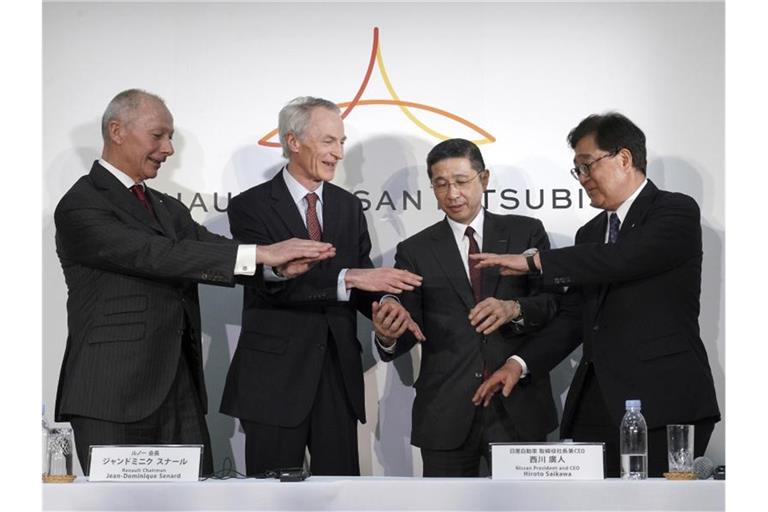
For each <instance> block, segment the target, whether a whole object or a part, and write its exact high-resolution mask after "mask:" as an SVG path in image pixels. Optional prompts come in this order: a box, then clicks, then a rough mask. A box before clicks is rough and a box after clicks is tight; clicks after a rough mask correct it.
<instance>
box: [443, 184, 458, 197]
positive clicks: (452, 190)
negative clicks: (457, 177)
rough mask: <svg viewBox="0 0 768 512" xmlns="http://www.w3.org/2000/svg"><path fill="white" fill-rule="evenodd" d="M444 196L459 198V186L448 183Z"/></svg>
mask: <svg viewBox="0 0 768 512" xmlns="http://www.w3.org/2000/svg"><path fill="white" fill-rule="evenodd" d="M446 194H447V195H448V197H459V195H460V194H459V186H458V185H457V184H456V183H454V182H452V181H449V182H448V190H447V191H446Z"/></svg>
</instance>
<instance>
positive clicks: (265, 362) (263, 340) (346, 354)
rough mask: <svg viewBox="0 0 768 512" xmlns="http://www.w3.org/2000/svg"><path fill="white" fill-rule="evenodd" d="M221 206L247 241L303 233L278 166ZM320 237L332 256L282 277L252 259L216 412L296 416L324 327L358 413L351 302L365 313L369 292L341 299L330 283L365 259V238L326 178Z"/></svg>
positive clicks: (253, 417) (343, 196)
mask: <svg viewBox="0 0 768 512" xmlns="http://www.w3.org/2000/svg"><path fill="white" fill-rule="evenodd" d="M283 172H286V171H283ZM228 214H229V224H230V229H231V231H232V234H233V235H234V237H235V238H237V239H238V240H241V241H243V242H246V243H260V244H269V243H274V242H279V241H281V240H286V239H288V238H292V237H298V238H305V239H307V238H309V234H308V233H307V228H306V226H305V225H304V222H303V221H302V219H301V216H300V214H299V211H298V209H297V208H296V204H295V203H294V202H293V198H292V197H291V195H290V193H289V192H288V187H287V186H286V184H285V181H284V179H283V177H282V175H281V173H278V174H277V175H276V176H275V177H274V178H273V179H272V180H270V181H268V182H266V183H262V184H261V185H258V186H256V187H253V188H251V189H249V190H246V191H245V192H243V193H241V194H239V195H238V196H236V197H234V198H232V200H231V201H230V205H229V209H228ZM322 240H323V241H324V242H330V243H332V244H333V245H334V246H335V247H336V256H335V257H334V258H332V259H329V260H325V261H323V262H320V263H319V264H317V265H315V266H314V267H313V268H312V269H311V270H310V271H309V272H307V273H305V274H303V275H301V276H298V277H296V278H294V279H289V280H287V281H282V282H268V281H265V280H264V279H263V274H262V270H261V268H259V270H257V272H256V279H254V282H255V284H254V285H252V286H246V287H245V288H244V291H243V318H242V330H241V332H240V339H239V341H238V345H237V350H236V351H235V355H234V356H233V358H232V363H231V365H230V367H229V372H228V374H227V381H226V385H225V388H224V394H223V397H222V399H221V412H223V413H225V414H229V415H230V416H235V417H237V418H241V419H246V420H250V421H255V422H258V423H264V424H269V425H279V426H287V427H291V426H296V425H298V424H299V423H300V422H301V421H302V420H303V419H304V418H305V417H306V416H307V414H308V413H309V411H310V409H311V407H312V404H313V401H314V397H315V392H316V390H317V384H318V382H319V378H320V371H321V369H322V364H323V359H324V358H325V352H326V349H327V347H328V342H329V336H331V335H332V336H333V341H334V344H335V347H336V350H337V352H338V355H339V362H340V364H341V369H342V378H343V381H344V386H345V388H346V390H347V395H348V397H349V400H350V404H351V406H352V409H353V410H354V413H355V415H356V416H357V418H358V419H360V421H362V422H365V401H364V396H363V395H364V394H363V369H362V361H361V357H360V353H361V350H362V348H361V345H360V342H359V341H358V340H357V312H356V309H357V310H359V311H361V312H363V313H364V314H366V315H368V316H370V303H371V300H372V299H371V297H370V295H368V294H365V293H360V292H358V291H357V290H353V291H352V294H351V300H350V301H349V302H339V301H338V300H337V296H336V283H337V278H338V275H339V272H340V271H341V269H342V268H370V267H373V264H372V262H371V260H370V257H369V253H370V250H371V241H370V238H369V236H368V227H367V224H366V221H365V216H364V215H363V210H362V205H361V203H360V200H359V199H357V198H356V197H355V196H353V195H352V194H350V193H349V192H347V191H345V190H343V189H341V188H339V187H337V186H335V185H333V184H331V183H325V184H324V185H323V234H322Z"/></svg>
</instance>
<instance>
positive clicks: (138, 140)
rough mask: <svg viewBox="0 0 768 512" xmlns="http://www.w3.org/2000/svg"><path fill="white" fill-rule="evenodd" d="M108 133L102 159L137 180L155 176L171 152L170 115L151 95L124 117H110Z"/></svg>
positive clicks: (171, 131) (171, 132) (171, 125)
mask: <svg viewBox="0 0 768 512" xmlns="http://www.w3.org/2000/svg"><path fill="white" fill-rule="evenodd" d="M108 134H109V141H108V143H107V144H106V145H105V149H104V155H103V156H104V159H105V160H107V161H108V162H109V163H111V164H112V165H114V166H115V167H117V168H118V169H120V170H121V171H123V172H124V173H125V174H127V175H128V176H130V177H131V178H132V179H133V181H134V182H136V183H138V182H139V181H143V180H148V179H152V178H154V177H156V176H157V172H158V170H159V169H160V166H161V165H162V164H163V162H165V159H166V158H168V157H169V156H171V155H172V154H173V143H172V138H173V116H171V113H170V112H169V111H168V109H167V108H166V107H165V105H163V103H161V102H160V101H157V100H155V99H153V98H149V97H147V98H142V99H141V101H140V102H139V105H138V106H137V107H136V108H135V109H134V110H133V111H131V112H129V113H127V114H126V115H125V116H124V119H114V120H112V121H110V123H109V127H108Z"/></svg>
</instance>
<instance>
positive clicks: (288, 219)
mask: <svg viewBox="0 0 768 512" xmlns="http://www.w3.org/2000/svg"><path fill="white" fill-rule="evenodd" d="M283 172H287V171H285V169H283V170H282V171H281V172H278V173H277V174H276V175H275V177H274V178H272V182H271V183H272V209H274V210H275V213H277V218H278V219H280V221H281V222H282V223H283V224H285V227H286V228H288V231H289V232H290V233H291V235H293V236H295V237H296V238H304V239H308V238H309V232H308V231H307V226H305V225H304V221H303V220H301V214H300V213H299V210H298V208H297V207H296V203H294V202H293V197H291V193H290V192H288V186H287V185H286V184H285V180H284V179H283V176H282V173H283ZM323 211H325V204H323ZM323 216H324V217H325V215H323Z"/></svg>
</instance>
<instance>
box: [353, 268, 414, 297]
mask: <svg viewBox="0 0 768 512" xmlns="http://www.w3.org/2000/svg"><path fill="white" fill-rule="evenodd" d="M345 280H346V284H347V288H357V289H358V290H365V291H368V292H385V293H401V292H409V291H412V290H413V289H415V288H416V287H417V286H421V276H419V275H416V274H413V273H411V272H408V271H407V270H400V269H396V268H385V267H382V268H351V269H349V270H347V274H346V276H345Z"/></svg>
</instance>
